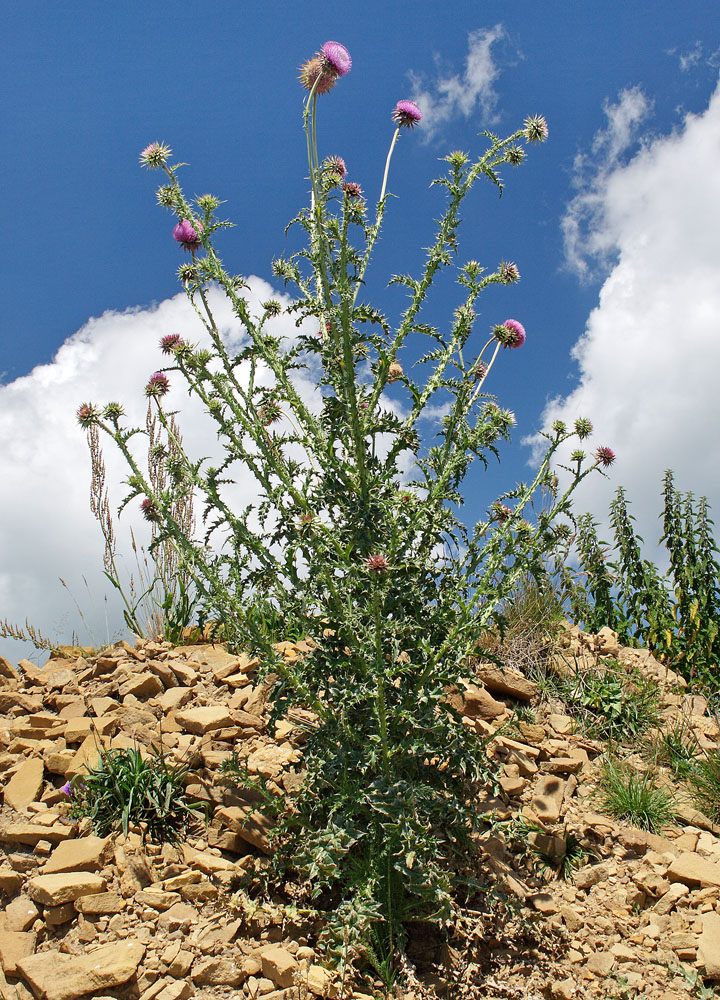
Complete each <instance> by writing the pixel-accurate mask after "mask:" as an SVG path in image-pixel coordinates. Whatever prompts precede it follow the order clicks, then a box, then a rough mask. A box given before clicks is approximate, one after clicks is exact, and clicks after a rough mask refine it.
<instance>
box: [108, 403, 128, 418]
mask: <svg viewBox="0 0 720 1000" xmlns="http://www.w3.org/2000/svg"><path fill="white" fill-rule="evenodd" d="M124 412H125V411H124V410H123V408H122V406H121V405H120V403H108V405H107V406H106V407H105V409H104V410H103V416H104V417H105V419H106V420H112V421H113V422H115V421H116V420H119V419H120V417H121V416H122V415H123V413H124Z"/></svg>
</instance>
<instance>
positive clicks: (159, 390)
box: [145, 372, 170, 396]
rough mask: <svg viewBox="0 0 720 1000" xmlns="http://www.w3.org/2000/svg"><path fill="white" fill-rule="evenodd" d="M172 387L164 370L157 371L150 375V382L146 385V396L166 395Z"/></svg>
mask: <svg viewBox="0 0 720 1000" xmlns="http://www.w3.org/2000/svg"><path fill="white" fill-rule="evenodd" d="M169 389H170V379H169V378H168V377H167V375H164V374H163V373H162V372H155V374H154V375H151V376H150V379H149V381H148V384H147V385H146V386H145V395H146V396H164V395H165V393H166V392H168V391H169Z"/></svg>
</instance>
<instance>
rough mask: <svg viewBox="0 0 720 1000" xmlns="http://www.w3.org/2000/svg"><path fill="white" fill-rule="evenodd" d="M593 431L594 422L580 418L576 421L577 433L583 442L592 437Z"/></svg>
mask: <svg viewBox="0 0 720 1000" xmlns="http://www.w3.org/2000/svg"><path fill="white" fill-rule="evenodd" d="M592 430H593V425H592V421H591V420H588V418H587V417H578V418H577V420H576V421H575V433H576V434H577V436H578V437H579V438H580V440H581V441H582V440H583V439H584V438H586V437H590V435H591V434H592Z"/></svg>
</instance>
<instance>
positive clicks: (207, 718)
mask: <svg viewBox="0 0 720 1000" xmlns="http://www.w3.org/2000/svg"><path fill="white" fill-rule="evenodd" d="M175 720H176V721H177V723H178V725H180V726H182V727H183V729H184V730H185V731H186V732H188V733H193V734H195V735H198V736H203V735H204V734H205V733H210V732H213V730H215V729H225V728H227V727H228V726H232V724H233V720H232V716H231V715H230V712H229V711H228V710H227V708H225V706H224V705H207V706H206V707H204V708H190V709H188V710H187V711H186V712H176V713H175Z"/></svg>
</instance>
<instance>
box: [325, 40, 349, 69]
mask: <svg viewBox="0 0 720 1000" xmlns="http://www.w3.org/2000/svg"><path fill="white" fill-rule="evenodd" d="M320 51H321V52H322V55H323V57H324V59H325V63H326V65H327V67H328V69H329V70H330V71H331V72H333V73H334V74H335V76H345V74H346V73H349V72H350V70H351V69H352V59H351V58H350V53H349V52H348V50H347V49H346V48H345V46H344V45H341V44H340V42H325V44H324V45H323V47H322V49H321V50H320Z"/></svg>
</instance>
